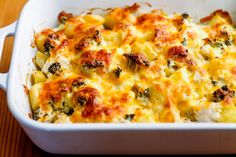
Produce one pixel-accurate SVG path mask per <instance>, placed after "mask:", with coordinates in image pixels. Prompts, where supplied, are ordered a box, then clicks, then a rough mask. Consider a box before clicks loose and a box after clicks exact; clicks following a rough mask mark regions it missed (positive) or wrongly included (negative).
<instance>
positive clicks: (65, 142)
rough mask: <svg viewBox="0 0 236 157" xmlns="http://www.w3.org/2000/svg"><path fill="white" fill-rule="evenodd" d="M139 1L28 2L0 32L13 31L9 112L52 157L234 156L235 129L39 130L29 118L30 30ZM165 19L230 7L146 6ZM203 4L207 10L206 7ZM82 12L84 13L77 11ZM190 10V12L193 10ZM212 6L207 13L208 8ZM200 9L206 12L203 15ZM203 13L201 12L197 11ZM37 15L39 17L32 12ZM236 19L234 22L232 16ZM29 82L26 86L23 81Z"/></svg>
mask: <svg viewBox="0 0 236 157" xmlns="http://www.w3.org/2000/svg"><path fill="white" fill-rule="evenodd" d="M134 2H138V1H126V2H123V1H113V2H112V3H111V1H108V0H100V1H96V0H93V3H91V1H89V2H86V1H85V2H83V1H79V0H71V1H66V0H58V1H56V0H50V1H46V0H38V1H36V0H32V1H29V2H28V4H27V5H26V6H25V8H24V10H23V12H22V14H21V17H20V19H19V22H18V24H16V23H14V24H12V25H10V26H9V27H6V28H4V29H1V32H0V33H1V41H2V40H3V38H4V37H5V36H7V35H12V34H14V32H15V27H16V25H17V30H16V38H15V43H14V49H13V56H12V62H11V67H10V71H9V73H8V74H2V75H1V87H2V88H4V89H6V91H7V97H8V104H9V108H10V110H11V112H12V114H13V115H14V117H15V118H16V119H17V120H18V121H19V123H20V124H21V126H22V127H23V129H24V130H25V132H26V133H27V135H28V136H29V137H30V138H31V139H32V141H33V142H34V143H35V144H36V145H37V146H39V147H40V148H41V149H43V150H45V151H48V152H51V153H67V154H77V153H120V154H130V153H133V154H140V153H142V154H144V153H145V154H153V153H235V152H236V150H235V147H236V142H235V140H236V132H235V129H236V125H235V124H221V123H219V124H214V123H208V124H206V123H200V124H193V123H190V124H168V123H166V124H158V125H157V124H73V125H71V124H43V123H39V122H35V121H33V120H31V119H30V118H29V117H28V113H29V112H30V106H29V103H28V97H27V95H26V94H25V93H24V88H23V84H27V85H30V81H29V79H30V78H29V77H27V75H28V73H29V72H30V71H31V70H32V69H33V67H34V66H33V63H32V58H33V56H34V54H33V50H32V48H31V47H30V44H31V41H32V36H33V30H36V31H37V30H38V29H41V28H44V27H49V26H50V27H52V26H55V24H56V21H53V20H54V19H56V16H57V14H58V13H59V12H60V11H61V10H68V11H70V12H74V13H77V12H78V11H80V9H81V10H85V9H87V8H94V7H97V6H102V7H104V8H108V7H113V6H124V5H126V4H129V5H131V4H133V3H134ZM148 2H150V3H151V4H152V5H153V6H154V7H155V8H162V9H164V10H166V11H167V12H168V13H172V12H173V11H176V12H185V11H186V12H188V13H189V14H190V15H191V16H194V15H197V16H198V17H204V16H206V15H208V14H209V13H210V12H212V11H214V10H216V9H219V8H220V9H224V10H227V11H229V12H230V13H233V11H234V9H233V6H234V2H233V1H232V0H227V1H224V2H222V1H220V0H219V1H214V2H212V1H210V0H209V1H194V0H191V1H187V2H183V1H180V0H173V1H161V0H160V1H151V0H150V1H148ZM206 4H207V5H206ZM81 6H83V7H81ZM156 6H158V7H156ZM193 6H194V8H193ZM209 6H211V7H209ZM203 8H204V9H203ZM200 9H202V10H205V11H204V12H200V13H199V10H200ZM34 10H37V12H34ZM232 18H233V19H234V16H233V15H232ZM26 78H28V79H27V81H25V79H26Z"/></svg>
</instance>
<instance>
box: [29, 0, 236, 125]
mask: <svg viewBox="0 0 236 157" xmlns="http://www.w3.org/2000/svg"><path fill="white" fill-rule="evenodd" d="M140 7H141V5H140V4H138V3H135V4H133V5H132V6H126V7H124V8H112V9H108V10H107V12H106V13H105V15H104V16H101V15H95V14H93V13H91V12H90V13H88V14H83V15H73V14H71V13H66V12H64V11H62V12H61V13H60V14H59V15H58V21H59V23H60V25H59V26H58V27H57V28H54V29H53V28H50V29H44V30H42V31H41V32H38V33H36V34H35V36H34V39H35V45H36V47H37V50H38V51H37V53H36V55H35V59H34V62H35V64H36V66H37V70H35V71H34V72H33V73H32V75H33V80H34V85H33V86H32V87H31V89H30V91H29V97H30V103H31V106H32V110H33V119H35V120H37V121H40V122H50V123H78V122H79V123H82V122H85V123H88V122H116V123H117V122H118V123H129V122H146V123H161V122H236V118H235V113H236V107H235V104H236V98H235V90H236V81H235V78H236V46H235V44H236V38H235V36H236V31H235V28H234V26H233V25H232V20H231V18H230V16H229V14H228V13H227V12H226V11H223V10H217V11H215V12H213V13H212V14H210V15H209V16H207V17H205V18H203V19H201V20H200V23H195V22H194V21H193V20H192V19H191V17H190V16H189V15H188V14H187V13H183V14H177V13H175V14H173V15H167V14H166V13H165V12H164V11H162V10H153V11H150V12H146V13H140V12H139V8H140Z"/></svg>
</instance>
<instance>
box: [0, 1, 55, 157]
mask: <svg viewBox="0 0 236 157" xmlns="http://www.w3.org/2000/svg"><path fill="white" fill-rule="evenodd" d="M26 1H27V0H0V28H1V27H4V26H6V25H9V24H11V23H12V22H14V21H16V20H17V18H18V17H19V14H20V12H21V9H22V7H23V6H24V4H25V3H26ZM13 41H14V38H13V37H9V38H7V39H6V42H5V46H4V51H3V55H2V57H1V62H0V72H7V71H8V69H9V64H10V60H11V52H12V45H13ZM11 156H17V157H28V156H52V155H50V154H48V153H46V152H44V151H42V150H40V149H39V148H37V147H36V146H35V145H34V144H33V143H32V142H31V141H30V139H29V138H28V137H27V135H26V134H25V133H24V131H23V130H22V128H21V127H20V125H19V124H18V122H17V121H16V120H15V119H14V118H13V116H12V115H11V113H10V112H9V110H8V108H7V101H6V93H5V92H4V91H3V90H0V157H11Z"/></svg>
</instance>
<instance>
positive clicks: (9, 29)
mask: <svg viewBox="0 0 236 157" xmlns="http://www.w3.org/2000/svg"><path fill="white" fill-rule="evenodd" d="M16 26H17V21H15V22H14V23H12V24H10V25H8V26H6V27H3V28H1V29H0V60H1V56H2V51H3V46H4V41H5V38H6V37H8V36H13V35H15V31H16ZM7 78H8V73H0V88H1V89H3V90H5V91H6V88H7Z"/></svg>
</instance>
